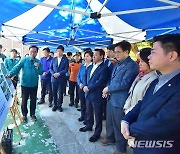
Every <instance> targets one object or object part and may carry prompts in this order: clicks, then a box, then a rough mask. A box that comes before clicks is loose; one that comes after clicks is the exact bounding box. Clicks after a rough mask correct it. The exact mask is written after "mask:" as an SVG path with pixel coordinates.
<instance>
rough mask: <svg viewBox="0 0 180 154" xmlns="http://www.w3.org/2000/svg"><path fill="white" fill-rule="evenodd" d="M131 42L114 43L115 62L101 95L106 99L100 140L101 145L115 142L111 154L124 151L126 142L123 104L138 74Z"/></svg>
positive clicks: (119, 153)
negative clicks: (104, 122)
mask: <svg viewBox="0 0 180 154" xmlns="http://www.w3.org/2000/svg"><path fill="white" fill-rule="evenodd" d="M130 50H131V44H130V43H129V42H127V41H125V40H124V41H121V42H119V43H117V44H115V50H114V52H115V56H116V58H117V63H116V65H115V66H114V68H113V71H112V75H111V79H110V82H109V84H108V86H107V87H106V88H104V89H103V96H104V97H105V98H106V97H107V99H108V101H107V111H106V112H107V113H106V138H105V139H103V140H102V141H101V143H102V145H110V144H115V143H116V150H115V151H114V153H113V154H121V153H125V152H126V146H127V142H126V140H125V139H124V137H123V135H122V134H121V132H120V130H121V128H120V122H121V120H122V117H123V116H124V111H123V106H124V104H125V101H126V99H127V97H128V91H129V88H130V87H131V84H132V82H133V81H134V79H135V77H136V75H137V74H138V66H137V64H136V62H134V61H133V60H132V59H131V58H130V56H129V53H130Z"/></svg>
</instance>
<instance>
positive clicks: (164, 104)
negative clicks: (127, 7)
mask: <svg viewBox="0 0 180 154" xmlns="http://www.w3.org/2000/svg"><path fill="white" fill-rule="evenodd" d="M154 42H155V43H154V45H153V48H152V52H151V55H150V56H149V64H150V67H151V69H155V70H158V71H160V73H161V75H160V76H159V78H158V79H156V80H155V81H153V82H152V83H151V85H150V87H149V88H148V90H147V92H146V94H145V96H144V98H143V100H142V101H139V102H138V104H137V105H136V106H135V107H134V108H133V109H132V111H130V112H129V113H128V114H127V115H126V116H125V117H124V118H123V120H122V122H121V132H122V134H123V136H124V138H126V139H129V138H135V147H134V153H135V154H180V120H179V117H180V34H166V35H161V36H157V37H155V38H154ZM147 146H149V147H147Z"/></svg>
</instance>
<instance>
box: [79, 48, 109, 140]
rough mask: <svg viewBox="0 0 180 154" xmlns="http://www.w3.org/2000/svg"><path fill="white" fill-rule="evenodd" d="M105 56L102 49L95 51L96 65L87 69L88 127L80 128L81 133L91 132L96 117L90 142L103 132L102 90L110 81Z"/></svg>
mask: <svg viewBox="0 0 180 154" xmlns="http://www.w3.org/2000/svg"><path fill="white" fill-rule="evenodd" d="M104 55H105V52H104V51H103V50H102V49H95V51H94V55H93V62H94V64H93V65H92V66H89V67H88V69H87V78H86V82H85V86H84V88H83V91H84V92H85V96H86V112H87V119H86V122H87V125H86V126H85V127H82V128H80V129H79V131H81V132H86V131H91V130H92V127H93V125H94V115H95V121H96V126H95V131H94V134H93V135H92V136H91V137H90V138H89V141H90V142H96V141H97V140H98V139H99V138H100V135H101V131H102V115H103V98H102V90H103V88H104V87H105V85H106V83H107V81H108V74H109V73H108V72H109V69H108V67H107V65H105V64H104V61H103V59H104Z"/></svg>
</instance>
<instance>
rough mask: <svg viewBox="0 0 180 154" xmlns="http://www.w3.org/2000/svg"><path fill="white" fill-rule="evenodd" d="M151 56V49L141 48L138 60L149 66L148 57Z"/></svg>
mask: <svg viewBox="0 0 180 154" xmlns="http://www.w3.org/2000/svg"><path fill="white" fill-rule="evenodd" d="M150 54H151V48H143V49H141V50H140V52H139V56H140V58H141V59H142V60H143V61H144V62H145V63H146V64H148V66H149V59H148V56H149V55H150Z"/></svg>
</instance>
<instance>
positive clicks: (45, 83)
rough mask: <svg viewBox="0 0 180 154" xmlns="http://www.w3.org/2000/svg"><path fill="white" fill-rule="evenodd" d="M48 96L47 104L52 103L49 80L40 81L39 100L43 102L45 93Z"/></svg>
mask: <svg viewBox="0 0 180 154" xmlns="http://www.w3.org/2000/svg"><path fill="white" fill-rule="evenodd" d="M47 91H48V94H49V103H52V100H53V95H52V86H51V80H50V79H49V80H41V100H42V101H44V98H45V95H46V92H47Z"/></svg>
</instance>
